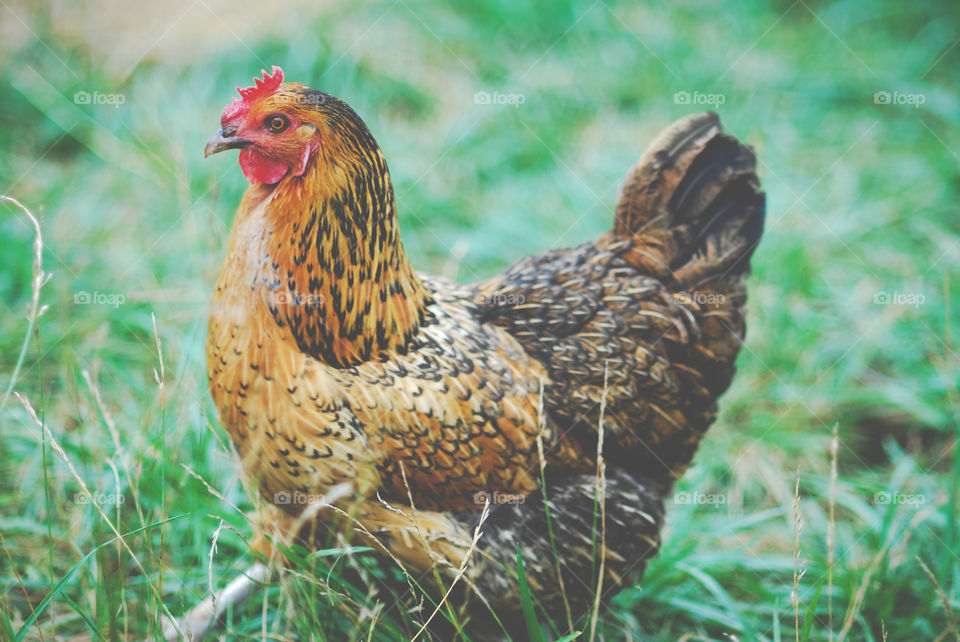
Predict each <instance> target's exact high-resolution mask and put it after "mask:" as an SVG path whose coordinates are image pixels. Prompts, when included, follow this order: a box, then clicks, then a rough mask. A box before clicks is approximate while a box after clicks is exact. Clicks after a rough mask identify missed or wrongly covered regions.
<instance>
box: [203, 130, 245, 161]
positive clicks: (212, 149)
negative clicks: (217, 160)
mask: <svg viewBox="0 0 960 642" xmlns="http://www.w3.org/2000/svg"><path fill="white" fill-rule="evenodd" d="M230 129H231V130H232V131H228V132H224V131H223V129H220V131H218V132H217V133H216V134H214V135H213V137H212V138H211V139H210V140H208V141H207V146H206V147H204V148H203V157H204V158H207V157H208V156H210V155H211V154H216V153H218V152H222V151H223V150H225V149H241V148H243V147H246V146H247V145H249V144H250V141H248V140H247V139H245V138H240V137H239V136H232V135H230V134H234V133H236V129H234V128H230ZM225 133H226V134H227V135H224V134H225Z"/></svg>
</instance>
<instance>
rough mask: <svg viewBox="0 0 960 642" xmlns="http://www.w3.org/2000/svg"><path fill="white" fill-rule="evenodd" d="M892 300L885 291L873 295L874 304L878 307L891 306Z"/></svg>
mask: <svg viewBox="0 0 960 642" xmlns="http://www.w3.org/2000/svg"><path fill="white" fill-rule="evenodd" d="M892 300H893V299H892V298H891V297H890V293H889V292H885V291H883V290H881V291H880V292H877V293H876V294H874V295H873V302H874V303H875V304H876V305H890V302H891V301H892Z"/></svg>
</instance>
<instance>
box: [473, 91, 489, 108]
mask: <svg viewBox="0 0 960 642" xmlns="http://www.w3.org/2000/svg"><path fill="white" fill-rule="evenodd" d="M473 103H474V104H475V105H489V104H490V92H489V91H478V92H477V93H475V94H474V95H473Z"/></svg>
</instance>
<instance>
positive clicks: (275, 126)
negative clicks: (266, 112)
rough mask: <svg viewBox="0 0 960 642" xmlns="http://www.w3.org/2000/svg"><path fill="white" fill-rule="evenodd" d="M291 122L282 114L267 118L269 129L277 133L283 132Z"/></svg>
mask: <svg viewBox="0 0 960 642" xmlns="http://www.w3.org/2000/svg"><path fill="white" fill-rule="evenodd" d="M289 124H290V123H289V122H287V119H286V118H284V117H283V116H281V115H280V114H275V115H273V116H270V117H268V118H267V129H269V130H270V131H272V132H273V133H275V134H277V133H279V132H282V131H283V130H284V129H286V128H287V126H288V125H289Z"/></svg>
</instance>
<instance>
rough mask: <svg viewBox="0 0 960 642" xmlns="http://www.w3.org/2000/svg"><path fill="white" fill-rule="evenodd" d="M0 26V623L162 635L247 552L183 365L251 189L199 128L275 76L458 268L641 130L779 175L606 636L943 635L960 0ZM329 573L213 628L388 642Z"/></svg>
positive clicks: (620, 168)
mask: <svg viewBox="0 0 960 642" xmlns="http://www.w3.org/2000/svg"><path fill="white" fill-rule="evenodd" d="M0 42H3V45H2V51H0V193H2V194H7V195H10V196H13V197H16V198H17V199H19V200H20V201H21V202H23V203H24V204H25V205H26V206H27V207H29V208H30V209H31V210H32V211H33V212H34V213H35V214H36V215H37V216H38V218H39V219H40V222H41V226H42V231H43V241H44V247H43V269H44V270H45V271H46V272H48V273H50V274H52V277H51V278H50V280H49V282H48V283H47V284H46V285H45V286H44V287H43V289H42V293H41V297H40V301H41V303H42V305H44V306H46V307H45V313H44V314H43V316H42V317H40V319H39V321H38V322H37V323H36V324H35V325H34V326H33V331H32V332H30V334H29V335H25V333H27V332H28V322H27V312H28V309H29V303H30V300H31V280H32V278H33V270H34V264H33V238H34V235H33V228H32V226H31V225H30V223H29V220H28V219H27V218H26V217H25V216H24V215H23V214H22V213H21V212H20V210H18V209H17V208H15V207H14V206H12V205H11V204H9V203H0V310H2V315H0V389H2V391H6V390H7V388H8V386H10V385H12V387H13V390H16V391H17V392H19V393H21V394H22V395H24V396H25V397H27V398H29V402H30V404H31V405H32V407H33V408H34V409H36V412H37V414H38V417H37V420H35V419H34V418H31V416H30V415H29V413H28V412H27V410H26V409H25V406H24V404H23V403H21V401H20V400H19V399H18V398H16V397H13V396H11V397H9V398H8V399H7V402H6V405H5V406H4V407H3V408H2V409H0V548H2V552H0V639H5V636H10V637H12V636H14V635H17V634H22V635H23V636H24V637H25V638H26V639H74V638H75V639H88V638H90V637H91V636H92V637H105V638H108V639H128V638H130V639H133V638H138V637H139V638H142V637H144V636H147V635H150V636H152V635H154V633H155V632H156V620H157V617H158V616H159V614H160V613H162V607H161V606H160V605H161V603H162V604H165V605H166V607H167V608H168V609H169V610H170V611H171V612H173V613H175V614H178V613H181V612H182V611H184V610H185V609H186V608H189V606H191V605H192V604H194V603H195V602H197V601H198V600H200V599H202V598H203V597H204V596H205V595H206V594H207V592H208V582H210V581H211V580H212V583H213V585H214V586H221V585H223V584H224V583H225V582H226V581H227V580H229V579H230V578H231V577H233V576H234V575H235V574H236V573H237V572H238V571H239V570H240V569H242V568H244V567H245V566H247V565H249V564H250V563H251V561H252V560H253V557H252V554H251V553H250V551H249V550H248V547H247V543H246V540H247V539H249V538H250V536H251V534H252V530H251V528H250V525H249V524H248V523H247V521H246V519H245V517H244V511H246V510H249V509H250V508H251V501H250V499H249V497H248V496H247V495H246V493H245V492H244V489H243V488H242V486H241V485H240V483H239V481H238V479H237V476H236V473H235V468H234V463H233V460H232V458H231V455H230V452H229V449H228V447H227V446H226V437H225V434H224V432H223V431H222V430H221V429H220V428H219V426H218V425H217V421H216V416H215V413H214V411H213V408H212V403H211V401H210V399H209V397H208V393H207V390H206V375H205V364H204V353H203V344H204V339H205V333H206V317H207V302H208V300H209V298H210V295H211V292H212V288H213V284H214V282H215V280H216V276H217V274H218V272H219V268H220V265H221V263H222V261H223V257H224V249H225V248H224V244H225V241H226V239H227V234H228V232H229V228H230V223H231V220H232V217H233V213H234V211H235V209H236V207H237V205H238V203H239V200H240V197H241V195H242V192H243V190H244V189H245V186H246V183H245V181H244V178H243V176H242V174H241V173H240V171H239V168H238V166H237V163H236V161H235V160H234V159H233V158H229V157H228V156H229V155H224V156H217V157H213V158H211V159H209V160H206V161H204V159H203V155H202V149H203V146H204V143H205V141H206V140H207V138H208V137H209V136H210V135H211V134H213V133H214V132H215V131H216V129H217V127H218V126H219V114H220V111H221V110H222V109H223V107H224V105H225V104H226V103H227V102H228V101H229V100H230V99H231V98H232V96H233V95H235V93H234V87H236V86H238V85H239V86H246V85H248V84H250V79H251V78H252V77H253V76H254V75H255V74H257V73H258V72H259V71H260V69H261V68H267V69H269V68H270V66H271V65H273V64H278V65H280V66H282V67H283V69H284V72H285V74H286V77H287V79H288V80H292V81H299V82H304V83H306V84H308V85H311V86H312V87H315V88H317V89H321V90H323V91H326V92H329V93H332V94H334V95H337V96H339V97H341V98H343V99H345V100H346V101H348V102H349V103H350V104H351V105H352V106H353V107H354V108H355V109H356V110H357V112H358V113H359V114H360V115H361V116H362V117H363V118H364V119H365V121H366V122H367V124H368V125H369V126H370V129H371V130H372V132H373V133H374V135H375V136H376V138H377V139H378V141H379V143H380V145H381V147H382V148H383V151H384V154H385V155H386V158H387V160H388V162H389V164H390V170H391V173H392V176H393V179H394V185H395V189H396V194H397V200H398V204H399V215H400V224H401V229H402V233H403V239H404V242H405V245H406V248H407V253H408V255H410V257H411V259H412V260H413V263H414V265H415V266H416V267H417V268H418V269H420V270H422V271H426V272H431V273H435V274H444V275H446V276H450V277H454V278H457V279H459V280H462V281H474V280H478V279H481V278H484V277H488V276H491V275H493V274H495V273H496V272H497V271H499V270H501V269H503V268H504V267H505V266H507V265H508V264H510V263H511V262H513V261H514V260H516V259H518V258H520V257H522V256H524V255H527V254H530V253H533V252H536V251H539V250H545V249H548V248H554V247H558V246H564V245H572V244H577V243H580V242H582V241H585V240H587V239H589V238H590V237H592V236H594V235H596V234H598V233H600V232H602V231H604V230H606V229H607V228H608V227H609V226H610V225H611V221H612V209H613V205H614V203H615V201H616V194H617V189H618V187H619V184H620V181H621V180H622V178H623V177H624V175H625V173H626V171H627V170H628V168H630V167H631V165H632V164H633V163H634V162H635V161H636V159H637V157H638V156H639V154H640V152H641V151H642V150H643V148H644V147H645V146H646V144H647V143H648V142H649V141H650V140H651V138H652V137H653V136H654V135H656V133H657V132H658V131H659V130H660V129H661V128H663V127H664V126H666V125H668V124H669V123H670V122H672V121H673V120H674V119H676V118H678V117H680V116H682V115H684V114H688V113H691V112H694V111H700V110H703V109H715V110H717V111H718V112H719V113H720V115H721V118H722V121H723V123H724V125H725V127H726V129H727V130H728V131H730V132H731V133H733V134H735V135H736V136H738V137H740V138H741V139H743V140H744V141H746V142H747V143H748V144H750V145H751V146H753V147H754V148H755V150H756V152H757V156H758V159H759V163H760V170H759V173H760V175H761V180H762V181H763V185H764V188H765V190H766V191H767V194H768V218H767V231H766V235H765V237H764V239H763V241H762V243H761V245H760V247H759V249H758V251H757V252H756V254H755V257H754V265H755V269H754V273H753V275H752V277H751V278H750V281H749V291H750V304H749V322H748V336H747V341H746V345H745V348H744V350H743V351H742V353H741V356H740V360H739V362H738V363H739V371H740V373H739V375H738V377H737V378H736V379H735V381H734V385H733V387H732V389H731V390H730V391H729V392H728V393H727V394H726V395H725V397H724V398H723V399H722V400H721V409H722V414H721V416H720V419H719V421H718V422H717V424H716V425H715V426H714V427H713V428H712V429H711V430H710V432H709V433H708V435H707V438H706V441H705V443H704V444H703V446H702V447H701V449H700V452H699V454H698V455H697V457H696V459H695V462H694V465H693V467H692V468H691V469H690V470H689V471H688V473H687V475H686V477H685V478H684V480H683V482H682V483H681V484H680V485H679V486H678V488H677V489H676V495H675V496H673V497H672V498H670V499H669V500H668V504H669V508H668V523H667V526H666V530H665V531H664V541H663V549H662V552H661V554H660V556H659V557H658V558H657V559H656V560H654V561H653V563H652V564H651V565H650V568H649V570H648V573H647V575H646V577H645V578H644V579H643V581H642V582H639V583H638V584H637V585H636V586H635V587H633V588H630V589H627V590H625V591H623V592H622V593H621V594H620V595H619V596H618V597H617V598H616V599H615V600H614V603H613V606H612V608H611V609H610V611H609V612H608V613H606V614H605V615H604V617H603V619H602V621H601V627H600V631H601V634H602V636H603V637H604V639H610V640H619V639H643V640H677V639H688V640H728V639H738V640H780V639H786V638H789V639H794V636H795V629H796V628H798V627H797V625H796V624H795V605H794V603H793V601H792V600H793V595H794V591H795V584H796V587H797V590H796V595H797V596H798V599H799V604H798V605H797V606H796V609H797V612H798V613H799V617H798V619H799V622H800V627H799V628H802V629H803V633H804V634H805V635H807V636H808V638H807V639H813V640H821V639H822V640H832V639H855V640H883V639H888V637H889V639H891V640H948V639H957V628H956V627H957V626H958V623H957V619H958V615H957V614H958V613H960V557H958V555H960V517H958V516H960V508H958V501H960V493H958V491H960V462H958V459H957V457H956V453H955V447H956V443H957V439H958V437H960V425H958V423H957V412H958V408H960V396H958V388H957V382H958V380H960V356H958V353H957V351H958V348H957V346H956V344H955V342H956V341H957V339H958V337H960V333H958V327H957V321H956V319H957V318H958V316H960V271H958V268H960V243H958V232H960V216H958V214H960V212H958V209H960V207H958V203H960V178H958V167H960V144H958V140H960V138H958V135H960V94H958V84H957V79H958V78H960V46H958V43H960V7H958V5H957V4H956V3H955V2H951V1H949V0H943V1H942V2H937V1H931V2H923V3H920V2H912V3H910V2H908V3H905V2H899V1H895V0H882V1H872V0H842V1H840V2H827V1H819V0H809V1H805V0H797V1H796V2H793V3H791V2H789V1H787V0H782V1H771V2H762V1H758V0H746V1H744V2H739V3H735V4H730V3H720V2H707V3H706V4H704V3H700V2H691V1H686V0H681V1H678V2H669V3H649V4H648V5H646V6H644V5H640V4H637V3H629V2H620V1H617V0H596V1H595V2H590V0H585V1H583V2H575V1H561V2H545V1H538V2H532V3H529V5H524V3H514V2H510V1H508V0H498V1H497V0H495V1H491V2H486V3H482V4H478V3H473V2H468V1H466V0H454V1H452V2H440V1H438V0H425V1H423V2H417V3H413V2H406V1H405V0H395V1H393V2H390V1H387V2H373V3H366V4H362V5H361V4H358V3H354V2H327V3H323V4H322V5H321V4H320V3H313V2H305V1H304V2H297V1H294V2H288V3H282V4H281V3H263V2H256V1H253V0H242V1H236V0H232V1H227V0H168V1H167V2H162V3H137V4H136V5H131V4H126V3H121V2H117V1H116V0H94V1H93V2H68V1H59V0H54V1H52V2H47V3H32V2H28V1H27V0H0ZM25 336H27V337H28V342H27V347H26V353H25V358H24V359H23V362H22V367H21V368H20V370H19V372H18V376H17V379H16V381H13V382H12V383H11V381H12V377H13V375H14V372H15V369H16V368H17V364H18V357H19V356H20V353H21V345H22V344H23V342H24V337H25ZM38 421H42V422H43V423H44V424H45V425H46V426H47V427H48V429H49V434H48V435H45V434H44V432H43V431H42V430H41V429H40V427H39V424H38ZM834 433H836V435H837V438H836V442H834V441H833V435H834ZM54 442H55V443H54ZM833 444H835V452H836V456H835V457H831V452H832V450H834V448H833V447H832V445H833ZM58 448H62V452H63V455H64V456H65V457H66V459H68V460H69V462H70V463H69V465H68V464H67V463H66V462H65V461H64V458H63V457H62V456H61V454H60V453H58V452H57V449H58ZM832 461H833V462H834V463H835V466H834V468H835V471H836V477H835V481H834V482H831V462H832ZM798 479H799V493H798V495H797V497H799V500H798V502H797V506H796V515H799V519H797V518H796V517H795V487H796V484H797V480H798ZM81 481H82V482H83V485H86V487H87V488H88V489H89V491H90V493H91V494H92V496H93V497H94V498H95V499H96V503H97V505H98V506H100V507H101V508H102V510H103V511H104V512H103V514H101V513H100V512H98V508H97V506H94V505H92V504H91V502H90V501H89V498H90V496H89V495H87V494H86V493H84V492H83V486H82V485H81ZM831 505H833V508H831ZM108 520H109V522H110V523H112V524H114V525H117V526H119V528H120V530H121V532H124V533H126V532H129V531H134V530H136V531H137V532H135V533H133V534H131V535H130V536H129V537H127V538H126V542H127V544H128V546H129V550H128V549H127V548H125V547H123V546H120V545H119V544H117V543H107V542H109V541H110V540H112V539H113V538H114V536H115V535H114V533H113V532H112V531H111V528H110V526H109V525H108ZM169 520H174V521H169ZM798 524H799V525H800V528H798ZM218 527H221V528H220V530H219V531H218ZM798 531H799V534H798ZM214 532H218V535H217V541H216V543H217V546H216V550H215V551H212V549H211V538H212V537H213V534H214ZM361 562H362V560H361ZM354 563H355V561H354ZM795 568H796V569H798V571H799V572H798V573H797V575H799V578H798V580H797V581H796V583H795V581H794V579H795ZM328 580H329V582H330V585H329V586H327V587H326V592H323V593H322V599H320V598H317V599H316V600H315V604H319V606H317V609H318V610H319V613H320V615H318V616H316V617H317V620H316V622H315V623H314V622H313V620H310V621H307V620H306V619H305V618H306V617H307V616H305V615H303V609H297V608H295V605H296V604H298V599H303V596H302V595H299V594H298V593H297V591H296V589H291V588H290V587H289V586H288V587H275V588H273V589H271V591H270V592H269V593H268V594H267V596H268V599H267V601H266V602H264V601H261V600H257V601H256V604H254V605H252V606H251V607H250V608H249V609H247V610H246V611H242V612H238V613H236V614H234V615H233V616H232V617H231V619H230V621H229V623H228V625H227V626H228V631H229V635H230V636H231V638H234V637H235V638H238V639H244V638H245V637H247V636H249V637H251V638H254V637H255V638H258V639H259V638H260V637H261V634H262V633H264V632H269V633H270V634H272V635H276V636H280V637H279V638H278V639H284V638H283V636H288V639H297V638H298V637H300V636H303V635H304V633H303V632H304V631H309V632H310V634H311V635H313V636H315V638H316V639H354V638H366V637H367V634H368V632H370V636H371V637H372V638H373V639H400V638H402V637H403V635H404V632H405V631H406V632H408V633H409V631H410V629H409V628H405V627H409V623H408V622H406V621H405V620H404V617H403V616H402V614H401V613H398V611H400V610H401V609H392V610H391V608H389V607H390V606H392V603H391V602H390V599H391V598H390V597H389V596H386V597H384V596H376V595H374V596H372V597H371V596H368V597H367V598H363V599H366V600H367V601H366V602H364V601H363V600H362V599H360V598H355V596H354V597H352V598H350V599H345V598H342V595H344V594H347V595H349V594H350V590H351V589H349V588H344V587H342V586H339V585H338V584H337V582H340V581H341V580H339V579H337V575H336V574H334V575H333V576H332V579H330V577H328ZM343 582H344V583H346V582H347V580H346V579H344V580H343ZM363 595H364V594H363V593H362V592H361V598H362V596H363ZM51 597H52V599H51ZM377 604H381V605H384V604H385V605H386V607H383V606H380V607H378V606H376V605H377ZM265 605H266V606H265ZM378 609H380V610H379V611H378ZM388 612H390V614H389V615H388V614H387V613H388ZM374 613H381V615H382V617H380V616H375V615H373V614H374ZM32 614H33V615H38V617H37V619H36V622H32V621H31V616H32ZM378 617H379V618H380V619H377V618H378ZM371 619H373V620H374V621H371ZM26 624H29V626H25V625H26ZM807 626H809V629H807V628H806V627H807ZM391 627H392V628H391ZM412 630H413V631H416V628H413V629H412ZM684 636H686V637H684Z"/></svg>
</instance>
